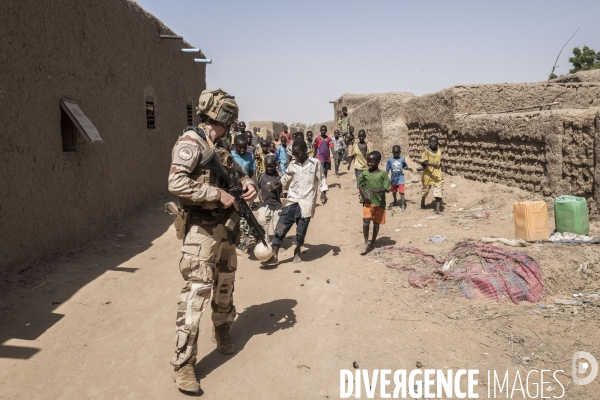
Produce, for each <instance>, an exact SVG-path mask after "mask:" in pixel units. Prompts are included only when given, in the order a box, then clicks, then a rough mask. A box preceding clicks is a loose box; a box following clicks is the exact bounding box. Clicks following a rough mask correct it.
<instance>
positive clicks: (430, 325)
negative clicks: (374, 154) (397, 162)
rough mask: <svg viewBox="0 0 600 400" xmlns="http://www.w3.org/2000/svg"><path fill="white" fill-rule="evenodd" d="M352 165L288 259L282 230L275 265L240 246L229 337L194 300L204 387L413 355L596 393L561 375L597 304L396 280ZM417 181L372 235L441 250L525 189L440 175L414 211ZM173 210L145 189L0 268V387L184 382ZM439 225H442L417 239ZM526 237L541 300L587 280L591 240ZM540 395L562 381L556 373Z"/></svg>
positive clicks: (304, 375) (15, 394) (316, 388)
mask: <svg viewBox="0 0 600 400" xmlns="http://www.w3.org/2000/svg"><path fill="white" fill-rule="evenodd" d="M413 166H414V165H413ZM352 175H353V174H352V173H345V174H344V175H343V176H341V177H340V178H339V179H338V178H335V177H330V179H329V183H330V186H331V190H330V192H329V199H330V201H329V203H327V204H326V205H325V206H319V207H318V209H317V214H316V217H315V218H314V219H313V221H312V222H311V225H310V227H309V232H308V236H307V244H306V249H305V251H304V252H303V257H304V262H303V263H302V264H300V265H297V264H293V263H291V256H292V249H291V248H290V247H291V240H290V239H286V242H287V249H286V251H285V252H283V254H282V256H281V259H282V260H283V262H282V263H281V264H280V265H279V266H278V267H277V268H275V269H265V268H261V264H260V263H259V262H258V261H256V260H249V259H247V258H241V259H240V260H239V270H238V274H237V282H236V288H235V303H236V307H237V310H238V318H237V321H236V323H235V325H234V327H233V331H232V336H233V338H234V340H235V341H236V343H237V347H238V351H237V353H236V354H235V355H233V356H224V355H221V354H220V353H218V352H217V351H216V350H215V347H214V345H213V344H212V343H211V341H210V325H209V323H210V317H209V315H208V314H207V315H205V316H204V318H203V319H202V324H201V333H200V345H199V360H200V361H199V363H198V364H197V366H196V372H197V375H198V376H199V378H200V379H201V386H202V389H203V391H204V394H203V397H204V398H206V399H225V398H229V399H325V398H330V399H333V398H339V396H340V369H350V370H352V369H353V362H356V363H357V365H358V366H359V368H361V369H369V370H373V369H382V368H388V369H391V370H397V369H407V370H409V371H410V370H412V369H416V368H417V367H416V366H415V365H416V363H417V361H418V362H420V363H421V364H422V365H423V369H425V368H431V369H454V370H458V369H460V368H465V369H479V370H480V375H479V380H480V385H482V386H481V387H480V390H479V393H481V394H482V397H485V396H483V395H484V394H485V393H486V386H485V385H486V384H487V370H497V371H500V372H502V374H504V371H506V370H508V371H510V373H511V374H514V372H515V371H517V370H518V371H521V373H523V372H525V373H526V372H527V371H528V370H529V369H531V368H541V367H544V368H545V369H550V370H553V371H554V370H557V369H562V370H564V371H565V372H564V373H563V375H559V376H560V378H561V380H562V382H563V384H564V385H565V386H566V387H568V388H569V389H568V390H567V392H566V396H565V397H564V398H572V399H575V398H577V399H579V398H590V399H591V398H598V397H599V393H600V385H599V384H598V382H599V379H596V381H595V382H593V383H591V384H590V385H587V386H584V387H579V386H573V385H572V379H571V378H570V376H571V358H570V357H572V354H573V353H574V352H575V351H577V350H585V351H590V352H591V353H592V354H594V355H595V356H596V357H597V358H599V359H600V354H599V353H598V349H600V346H599V345H600V335H599V334H598V326H599V321H600V320H599V318H598V314H597V313H596V311H595V310H592V309H587V308H582V307H570V308H557V309H555V310H552V312H549V311H548V309H547V308H545V309H544V308H541V306H538V305H536V304H530V303H526V302H522V303H521V304H520V305H514V304H512V303H510V302H508V301H504V302H503V303H501V304H497V303H494V302H491V301H489V300H485V299H483V300H478V301H472V300H467V299H465V298H463V297H462V296H460V293H456V292H449V293H446V294H444V293H441V292H438V291H436V290H435V288H429V289H416V288H413V287H411V286H409V285H408V283H407V272H404V271H397V270H394V269H390V268H386V267H385V265H384V264H383V263H382V262H380V259H379V258H378V257H377V254H376V252H375V253H373V254H369V255H367V256H360V255H359V252H358V246H359V244H360V242H361V240H362V222H361V218H362V209H361V206H360V204H359V203H358V201H357V190H356V189H355V186H354V181H353V179H352ZM409 178H410V174H409ZM450 183H454V184H456V185H457V186H456V187H455V188H451V187H450ZM418 189H419V188H418V184H417V185H413V186H411V187H409V188H408V189H407V198H408V200H409V207H408V209H407V211H406V212H404V213H403V212H401V211H399V210H395V209H394V210H392V211H389V212H388V222H387V224H386V225H385V226H383V227H382V229H381V232H380V239H379V241H378V244H379V245H389V244H396V245H402V246H404V245H410V246H415V247H418V248H420V249H422V250H423V251H425V252H428V253H432V254H434V255H436V256H437V257H438V258H439V259H441V258H443V257H444V256H445V255H446V254H447V253H448V252H449V251H450V249H452V247H453V246H454V245H455V244H456V243H457V242H459V241H460V240H463V239H466V238H475V239H478V238H480V237H482V236H486V235H494V236H504V237H513V225H512V224H513V221H512V219H511V209H510V204H511V203H512V201H516V200H522V199H525V198H528V196H530V195H529V194H527V193H525V192H520V191H518V190H513V189H511V188H507V187H503V186H497V185H485V184H482V183H476V182H470V181H465V180H462V179H461V178H456V177H447V183H446V196H445V202H446V211H445V212H444V216H443V217H442V218H438V219H427V217H428V216H431V215H433V213H432V211H431V210H419V209H418V200H419V197H418V196H419V195H418ZM389 198H390V199H391V196H390V197H389ZM162 203H164V201H163V202H162ZM478 204H479V205H481V206H484V207H487V208H490V209H491V211H490V217H489V218H487V219H480V220H479V219H471V220H468V219H463V220H460V219H458V220H457V219H456V218H454V219H453V216H455V215H457V214H456V213H453V211H455V210H458V209H459V208H464V209H467V208H468V207H473V206H474V205H478ZM465 221H466V222H465ZM171 222H172V221H171V219H170V217H168V216H167V215H165V214H164V213H163V212H162V209H161V205H160V204H158V203H157V204H155V205H154V206H153V207H149V208H148V209H147V210H144V211H143V212H141V213H140V215H139V216H137V217H136V218H134V219H132V220H130V221H128V222H127V223H126V224H125V225H123V226H120V227H118V229H117V230H115V232H113V233H112V234H111V235H109V236H107V237H106V238H103V239H101V240H99V241H97V242H95V243H92V244H90V245H89V246H87V247H86V248H84V249H79V250H76V251H74V252H73V253H71V254H69V255H66V256H65V257H63V258H61V259H57V260H52V261H49V262H44V263H37V264H35V265H31V266H29V267H27V268H24V270H23V271H15V273H13V274H12V275H8V276H7V277H6V278H5V280H6V282H5V283H4V284H3V286H2V292H3V294H2V303H1V306H0V307H1V308H0V343H1V345H0V398H1V399H167V398H168V399H174V398H185V397H187V396H186V395H184V394H182V393H180V392H179V391H177V389H176V388H175V386H174V384H173V381H172V378H171V367H170V365H169V359H170V357H171V352H172V350H173V335H174V320H175V312H176V306H177V299H178V292H179V290H180V288H181V286H182V279H181V276H180V275H179V273H178V270H177V263H178V259H179V257H180V253H179V247H180V242H179V241H177V240H176V238H175V234H174V231H173V229H172V227H171ZM419 224H421V226H420V227H419ZM413 226H416V227H413ZM594 229H595V233H596V234H597V233H598V229H597V226H596V225H594ZM437 234H442V235H444V236H445V237H446V238H447V239H446V241H445V242H442V243H438V244H436V243H432V242H430V241H429V240H428V238H429V237H430V236H433V235H437ZM117 235H118V236H119V237H117ZM123 235H125V236H123ZM526 252H527V253H528V254H530V255H532V256H533V257H534V258H536V259H537V260H538V261H539V262H540V264H541V265H542V268H543V270H544V274H545V278H546V283H547V292H548V294H547V297H548V298H547V299H546V301H545V302H546V303H547V304H551V303H552V300H553V299H554V298H555V297H566V296H571V295H572V293H575V292H574V290H578V291H586V290H587V291H591V290H593V289H594V288H595V287H598V284H597V282H598V280H597V278H598V276H599V275H598V272H597V269H598V267H597V266H598V265H600V264H599V263H598V260H599V258H600V255H599V254H598V253H600V252H598V251H597V250H596V248H592V247H591V246H571V247H564V246H563V247H551V245H539V246H533V247H529V248H527V249H526ZM582 262H588V263H590V264H593V265H595V266H596V267H595V269H592V274H591V275H588V276H583V277H579V276H578V275H577V272H576V269H577V266H578V265H579V264H580V263H582ZM295 270H300V273H294V271H295ZM559 367H560V368H559ZM511 376H512V375H511ZM511 379H512V378H511ZM569 384H571V385H570V386H569ZM511 385H512V380H511ZM545 386H546V387H548V386H551V385H549V384H546V385H545ZM554 386H557V385H554ZM519 395H520V392H517V393H516V394H515V395H514V397H513V398H520V397H519ZM548 395H557V396H558V395H560V387H559V388H558V389H557V391H555V392H553V393H548V392H546V393H545V396H548ZM363 396H365V393H364V391H363ZM580 396H584V397H580ZM376 398H379V389H378V390H377V396H376ZM502 398H504V397H502Z"/></svg>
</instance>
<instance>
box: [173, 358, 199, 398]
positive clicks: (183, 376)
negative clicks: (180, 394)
mask: <svg viewBox="0 0 600 400" xmlns="http://www.w3.org/2000/svg"><path fill="white" fill-rule="evenodd" d="M194 365H196V357H192V358H190V359H189V360H188V361H186V362H185V364H183V365H182V366H181V367H175V369H174V370H173V380H174V381H175V385H176V386H177V389H179V390H183V391H184V392H192V393H198V392H199V391H200V384H199V383H198V381H197V380H196V373H195V372H194Z"/></svg>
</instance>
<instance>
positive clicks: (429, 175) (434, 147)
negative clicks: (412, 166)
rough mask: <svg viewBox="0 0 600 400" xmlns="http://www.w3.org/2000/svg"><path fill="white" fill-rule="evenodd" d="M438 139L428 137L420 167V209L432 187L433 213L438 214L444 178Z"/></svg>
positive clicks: (423, 206)
mask: <svg viewBox="0 0 600 400" xmlns="http://www.w3.org/2000/svg"><path fill="white" fill-rule="evenodd" d="M438 140H439V139H438V137H437V136H435V135H432V136H430V137H429V148H428V149H426V150H425V151H424V152H423V155H422V156H421V165H422V166H423V174H422V175H421V182H422V183H423V191H422V192H421V195H422V196H423V197H422V198H421V208H425V198H426V197H427V195H428V194H429V191H430V190H431V188H432V187H433V197H434V198H435V213H436V214H439V213H440V212H441V207H442V196H443V194H444V178H443V176H442V150H440V149H439V143H438Z"/></svg>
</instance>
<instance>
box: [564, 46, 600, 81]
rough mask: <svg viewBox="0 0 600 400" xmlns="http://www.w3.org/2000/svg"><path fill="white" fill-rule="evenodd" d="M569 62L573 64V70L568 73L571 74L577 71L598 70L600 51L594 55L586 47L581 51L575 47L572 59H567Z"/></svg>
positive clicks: (593, 52) (592, 51)
mask: <svg viewBox="0 0 600 400" xmlns="http://www.w3.org/2000/svg"><path fill="white" fill-rule="evenodd" d="M569 62H570V63H571V64H573V69H571V70H570V71H569V73H571V74H573V73H575V72H579V71H589V70H592V69H600V51H599V52H598V53H596V52H595V51H594V50H593V49H590V48H589V47H587V46H583V49H579V47H575V48H574V49H573V57H570V58H569Z"/></svg>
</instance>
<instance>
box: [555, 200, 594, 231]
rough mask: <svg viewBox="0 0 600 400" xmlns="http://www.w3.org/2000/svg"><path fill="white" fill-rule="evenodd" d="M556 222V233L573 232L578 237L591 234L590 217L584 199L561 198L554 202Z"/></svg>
mask: <svg viewBox="0 0 600 400" xmlns="http://www.w3.org/2000/svg"><path fill="white" fill-rule="evenodd" d="M554 221H555V222H556V231H557V232H560V233H565V232H571V233H575V234H577V235H587V234H588V233H590V216H589V214H588V205H587V201H586V199H585V198H584V197H575V196H560V197H557V198H556V199H555V200H554Z"/></svg>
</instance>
